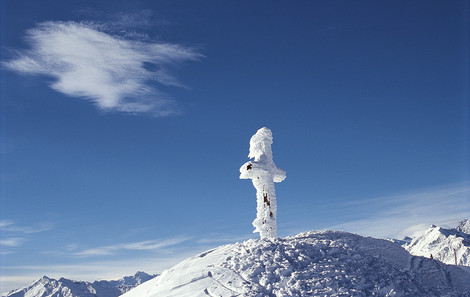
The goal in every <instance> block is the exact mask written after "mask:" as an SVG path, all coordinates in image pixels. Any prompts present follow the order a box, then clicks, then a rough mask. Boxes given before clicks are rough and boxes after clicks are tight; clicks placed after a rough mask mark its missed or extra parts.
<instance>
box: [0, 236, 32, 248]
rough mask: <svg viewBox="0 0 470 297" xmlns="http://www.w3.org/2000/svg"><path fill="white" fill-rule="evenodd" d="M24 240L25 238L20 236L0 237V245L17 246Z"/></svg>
mask: <svg viewBox="0 0 470 297" xmlns="http://www.w3.org/2000/svg"><path fill="white" fill-rule="evenodd" d="M25 241H26V239H25V238H22V237H10V238H4V239H0V246H2V245H3V246H6V247H17V246H20V245H22V244H23V243H24V242H25Z"/></svg>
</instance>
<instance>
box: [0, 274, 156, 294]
mask: <svg viewBox="0 0 470 297" xmlns="http://www.w3.org/2000/svg"><path fill="white" fill-rule="evenodd" d="M155 276H156V275H150V274H147V273H145V272H140V271H139V272H137V273H136V274H135V275H133V276H125V277H123V278H121V279H119V280H114V281H104V280H103V281H94V282H85V281H73V280H69V279H66V278H61V279H59V280H55V279H53V278H49V277H47V276H43V277H42V278H40V279H38V280H37V281H35V282H33V283H32V284H31V285H29V286H27V287H26V288H23V289H18V290H14V291H11V292H10V293H8V294H7V295H6V296H7V297H117V296H119V295H122V294H123V293H126V292H127V291H129V290H130V289H132V288H134V287H136V286H138V285H140V284H142V283H144V282H146V281H148V280H150V279H152V278H154V277H155Z"/></svg>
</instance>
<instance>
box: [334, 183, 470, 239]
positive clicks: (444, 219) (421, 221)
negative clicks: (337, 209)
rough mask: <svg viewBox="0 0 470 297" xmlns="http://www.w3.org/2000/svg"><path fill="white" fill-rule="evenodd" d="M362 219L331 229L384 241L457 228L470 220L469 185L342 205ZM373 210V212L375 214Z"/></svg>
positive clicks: (418, 191)
mask: <svg viewBox="0 0 470 297" xmlns="http://www.w3.org/2000/svg"><path fill="white" fill-rule="evenodd" d="M341 207H346V208H348V209H350V210H351V211H354V212H357V213H362V214H363V218H361V219H358V220H352V221H349V222H345V223H342V224H338V225H335V226H331V227H329V229H333V230H344V231H349V232H354V233H358V234H362V235H369V236H374V237H382V238H403V237H404V236H407V235H408V236H409V235H411V236H412V235H414V234H416V233H419V232H421V231H423V230H425V229H427V228H428V227H429V226H430V225H431V224H436V225H439V226H446V227H455V226H456V224H457V222H458V221H460V220H462V219H464V218H469V217H470V185H469V184H459V185H452V186H444V187H436V188H431V189H421V190H417V191H414V192H407V193H401V194H396V195H392V196H387V197H379V198H374V199H368V200H362V201H358V202H353V203H349V204H348V205H343V206H341ZM370 210H373V211H372V212H371V211H370Z"/></svg>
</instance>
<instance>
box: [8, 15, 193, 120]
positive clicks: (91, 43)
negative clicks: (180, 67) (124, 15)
mask: <svg viewBox="0 0 470 297" xmlns="http://www.w3.org/2000/svg"><path fill="white" fill-rule="evenodd" d="M133 20H135V16H134V17H133V18H130V19H127V21H126V22H127V23H130V22H132V21H133ZM100 28H101V29H100ZM103 28H104V26H102V25H99V24H93V23H77V22H45V23H41V24H39V25H38V26H37V27H36V28H34V29H31V30H29V31H28V32H27V41H28V43H29V44H30V46H31V49H29V50H21V51H17V52H16V58H14V59H12V60H10V61H7V62H3V65H4V66H5V67H7V68H8V69H10V70H13V71H16V72H18V73H21V74H28V75H37V74H42V75H47V76H51V77H53V78H54V79H55V80H54V82H53V83H52V84H51V87H52V88H53V89H54V90H56V91H58V92H61V93H63V94H66V95H69V96H73V97H80V98H84V99H87V100H90V101H92V102H93V103H95V104H96V105H97V106H98V107H99V108H100V109H102V110H107V111H123V112H132V113H141V112H148V113H152V114H154V115H158V116H166V115H171V114H175V113H177V112H178V109H177V107H176V103H175V102H174V101H173V100H171V99H170V97H169V96H168V95H166V94H165V93H163V92H161V91H160V90H158V89H157V88H156V87H155V86H154V85H155V84H154V83H152V82H156V83H158V84H160V85H164V86H177V87H183V85H182V84H181V83H180V82H179V81H178V80H177V79H176V78H175V77H174V76H173V75H172V74H170V72H169V68H171V67H172V66H175V65H176V64H179V63H181V62H184V61H191V60H197V59H199V58H201V57H202V55H201V54H199V53H197V52H196V51H195V50H193V49H191V48H188V47H184V46H181V45H177V44H170V43H161V42H158V43H157V42H150V41H148V40H146V41H143V40H138V39H136V38H129V37H126V38H127V39H126V38H125V37H123V36H115V35H111V34H108V33H106V32H105V31H104V30H102V29H103ZM133 35H134V37H138V35H136V34H133Z"/></svg>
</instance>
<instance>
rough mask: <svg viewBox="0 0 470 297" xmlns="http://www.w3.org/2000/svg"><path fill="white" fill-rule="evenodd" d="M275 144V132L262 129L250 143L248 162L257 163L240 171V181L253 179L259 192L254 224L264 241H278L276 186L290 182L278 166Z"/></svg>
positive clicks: (247, 164) (246, 164) (247, 165)
mask: <svg viewBox="0 0 470 297" xmlns="http://www.w3.org/2000/svg"><path fill="white" fill-rule="evenodd" d="M272 143H273V135H272V133H271V130H269V129H268V128H266V127H263V128H261V129H259V130H258V132H256V134H255V135H253V136H252V137H251V139H250V154H249V155H248V158H254V160H253V161H248V162H246V163H245V164H243V166H242V167H241V168H240V178H241V179H251V180H252V182H253V186H254V187H255V189H256V200H257V207H256V210H257V215H256V219H255V220H254V221H253V226H254V227H255V230H254V231H253V233H255V232H259V234H260V236H261V238H262V239H263V238H273V237H274V238H275V237H277V226H276V210H277V203H276V193H275V192H274V182H277V183H279V182H282V181H283V180H284V179H285V178H286V172H285V171H284V170H282V169H280V168H278V167H277V166H276V164H274V161H273V152H272V150H271V144H272Z"/></svg>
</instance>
